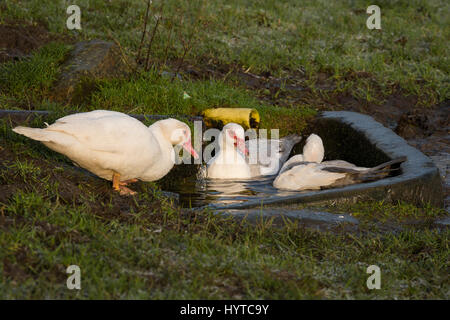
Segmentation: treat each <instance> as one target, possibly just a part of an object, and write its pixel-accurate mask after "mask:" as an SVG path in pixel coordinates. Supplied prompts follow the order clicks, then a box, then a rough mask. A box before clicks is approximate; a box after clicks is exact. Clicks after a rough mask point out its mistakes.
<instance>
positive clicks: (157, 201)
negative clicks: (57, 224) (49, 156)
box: [0, 144, 171, 241]
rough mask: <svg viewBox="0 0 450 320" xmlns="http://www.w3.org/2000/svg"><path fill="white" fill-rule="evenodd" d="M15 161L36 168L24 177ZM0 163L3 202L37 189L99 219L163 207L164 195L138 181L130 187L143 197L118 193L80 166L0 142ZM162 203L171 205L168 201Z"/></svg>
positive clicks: (129, 216) (0, 200) (128, 218)
mask: <svg viewBox="0 0 450 320" xmlns="http://www.w3.org/2000/svg"><path fill="white" fill-rule="evenodd" d="M23 148H25V146H23ZM19 150H20V149H19ZM17 161H20V162H21V163H29V164H31V165H32V166H33V167H34V168H38V170H36V171H37V172H36V173H29V172H27V173H26V174H25V177H24V176H23V174H21V173H20V170H17V168H14V167H11V166H13V165H14V164H15V163H17ZM0 164H1V165H0V203H3V204H8V203H9V202H10V201H12V200H13V197H14V195H15V194H16V193H17V192H24V193H38V194H41V195H43V196H44V197H45V198H47V199H48V200H50V201H52V202H53V201H59V202H60V203H62V204H66V205H76V206H85V207H87V208H89V210H90V212H91V213H92V214H93V215H95V216H97V217H99V218H100V219H102V220H104V219H107V220H110V219H118V220H119V221H123V222H132V221H133V214H132V213H133V212H136V211H137V209H138V207H145V208H147V209H148V211H149V213H151V212H153V211H158V212H160V211H161V210H162V207H163V204H162V202H161V201H163V200H162V199H165V198H164V197H159V198H157V197H156V196H154V195H153V194H152V193H150V194H149V190H147V189H146V188H147V186H146V185H145V183H141V182H138V183H136V184H133V186H132V189H133V190H135V191H137V192H140V193H142V194H144V193H146V195H147V198H146V199H136V198H135V197H126V196H120V195H119V194H118V193H117V192H115V191H113V189H112V187H111V182H109V181H106V180H103V179H100V178H98V177H96V176H94V175H92V174H90V173H89V172H87V171H85V170H83V169H79V168H76V167H73V166H71V165H68V164H67V163H65V162H61V161H57V162H55V161H49V160H45V159H37V158H32V157H30V156H29V155H26V154H24V153H23V152H20V151H19V152H16V151H12V150H11V149H10V148H9V146H8V145H6V144H2V145H0ZM33 175H35V176H33ZM55 190H56V191H55ZM166 202H167V201H166ZM164 205H165V206H166V207H167V206H170V205H171V204H170V201H169V202H168V203H165V204H164ZM0 222H2V221H0ZM3 222H4V223H3V224H2V223H0V225H3V227H7V226H8V221H3ZM16 222H17V221H16ZM38 227H39V228H41V229H42V231H43V232H44V233H48V234H53V235H55V234H56V233H59V232H62V231H61V230H60V229H55V228H53V227H52V226H48V225H42V226H38ZM65 236H66V237H67V236H71V237H73V239H74V240H77V239H78V240H80V241H82V240H84V239H82V238H78V235H76V234H70V235H68V234H66V235H65Z"/></svg>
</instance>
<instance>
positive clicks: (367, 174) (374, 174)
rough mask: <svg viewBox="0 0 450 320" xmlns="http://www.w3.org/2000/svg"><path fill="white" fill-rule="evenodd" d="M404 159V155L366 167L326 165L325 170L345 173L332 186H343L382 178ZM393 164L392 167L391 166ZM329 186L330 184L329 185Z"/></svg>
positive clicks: (395, 168) (396, 168)
mask: <svg viewBox="0 0 450 320" xmlns="http://www.w3.org/2000/svg"><path fill="white" fill-rule="evenodd" d="M405 161H406V157H399V158H396V159H393V160H391V161H387V162H384V163H382V164H380V165H378V166H376V167H373V168H367V169H361V168H359V169H356V168H345V167H326V168H323V170H325V171H329V172H335V173H346V175H345V177H344V178H342V179H339V180H337V181H336V182H335V183H333V185H332V186H333V187H336V186H343V185H348V184H354V183H361V182H369V181H375V180H379V179H383V178H385V177H387V176H388V175H389V174H391V173H392V172H393V171H395V170H398V169H400V166H394V165H396V164H400V163H402V162H405ZM393 166H394V167H393ZM329 187H331V185H330V186H329Z"/></svg>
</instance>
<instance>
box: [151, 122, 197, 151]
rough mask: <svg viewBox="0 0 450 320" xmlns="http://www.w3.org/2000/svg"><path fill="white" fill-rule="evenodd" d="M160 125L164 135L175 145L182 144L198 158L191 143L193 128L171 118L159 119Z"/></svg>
mask: <svg viewBox="0 0 450 320" xmlns="http://www.w3.org/2000/svg"><path fill="white" fill-rule="evenodd" d="M158 125H159V127H160V129H161V132H162V134H163V135H164V137H165V138H166V139H167V140H168V141H169V142H170V143H171V144H172V145H173V146H176V145H181V146H182V147H183V148H184V149H185V150H186V151H187V152H189V153H190V154H192V156H193V157H194V158H195V159H198V154H197V152H196V151H195V149H194V148H193V147H192V143H191V129H190V128H189V126H188V125H187V124H186V123H184V122H181V121H179V120H177V119H172V118H169V119H165V120H160V121H158Z"/></svg>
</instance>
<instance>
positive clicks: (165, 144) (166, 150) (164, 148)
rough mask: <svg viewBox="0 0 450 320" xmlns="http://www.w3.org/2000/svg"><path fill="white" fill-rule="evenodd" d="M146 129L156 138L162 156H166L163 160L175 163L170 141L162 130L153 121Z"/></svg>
mask: <svg viewBox="0 0 450 320" xmlns="http://www.w3.org/2000/svg"><path fill="white" fill-rule="evenodd" d="M148 129H149V130H150V132H151V133H152V134H153V136H154V137H155V138H156V140H158V143H159V147H160V148H161V152H162V155H163V156H164V158H166V159H164V160H165V161H166V160H169V161H170V163H171V164H172V166H173V164H174V163H175V152H174V150H173V146H172V144H171V143H170V141H168V140H167V138H166V136H165V135H164V133H163V132H162V130H161V127H160V126H159V125H158V124H157V123H155V124H153V125H151V126H150V127H149V128H148ZM161 160H163V159H161ZM172 166H171V167H172Z"/></svg>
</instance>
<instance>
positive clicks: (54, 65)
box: [0, 43, 70, 103]
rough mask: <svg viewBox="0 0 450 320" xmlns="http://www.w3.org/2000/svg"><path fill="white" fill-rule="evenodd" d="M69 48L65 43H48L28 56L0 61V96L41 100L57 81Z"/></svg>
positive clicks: (23, 100) (19, 100)
mask: <svg viewBox="0 0 450 320" xmlns="http://www.w3.org/2000/svg"><path fill="white" fill-rule="evenodd" d="M69 49H70V46H67V45H63V44H59V43H50V44H48V45H46V46H44V47H42V48H41V49H40V50H39V51H37V52H36V53H35V54H33V55H32V56H31V57H30V58H28V59H24V60H20V61H18V62H7V63H4V64H0V99H2V98H9V99H11V98H12V99H14V100H15V101H16V102H18V103H24V102H26V101H28V102H36V101H41V100H42V98H43V97H45V96H46V95H48V94H49V90H50V89H51V87H52V85H53V84H54V82H55V81H56V80H57V77H58V76H59V73H60V64H61V63H62V61H63V60H64V58H65V56H66V54H67V53H68V51H69ZM0 101H1V100H0Z"/></svg>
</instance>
